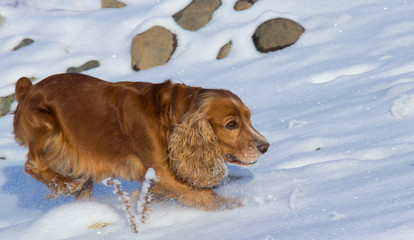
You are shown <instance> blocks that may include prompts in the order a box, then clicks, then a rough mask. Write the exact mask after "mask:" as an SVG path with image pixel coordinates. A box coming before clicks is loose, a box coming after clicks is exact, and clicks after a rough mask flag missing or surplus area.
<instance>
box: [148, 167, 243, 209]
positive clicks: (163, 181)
mask: <svg viewBox="0 0 414 240" xmlns="http://www.w3.org/2000/svg"><path fill="white" fill-rule="evenodd" d="M157 175H158V178H159V182H157V184H156V185H155V186H154V188H153V192H154V193H155V194H160V195H163V196H164V197H166V198H173V199H176V200H177V201H178V202H180V203H181V204H183V205H186V206H191V207H195V208H199V209H204V210H209V211H215V210H223V209H232V208H237V207H241V206H242V205H243V202H242V200H241V199H238V198H226V197H223V196H220V195H218V194H217V193H215V192H214V191H213V189H211V188H202V189H197V188H193V187H190V186H188V185H186V184H184V183H181V182H179V181H177V180H176V179H175V178H174V177H173V176H171V175H170V174H168V173H164V174H162V173H161V174H160V172H157Z"/></svg>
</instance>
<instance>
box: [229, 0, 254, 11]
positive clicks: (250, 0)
mask: <svg viewBox="0 0 414 240" xmlns="http://www.w3.org/2000/svg"><path fill="white" fill-rule="evenodd" d="M255 2H257V0H239V1H237V2H236V3H235V4H234V10H236V11H241V10H245V9H248V8H250V7H251V6H253V4H254V3H255Z"/></svg>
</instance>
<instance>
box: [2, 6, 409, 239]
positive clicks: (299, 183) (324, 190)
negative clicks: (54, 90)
mask: <svg viewBox="0 0 414 240" xmlns="http://www.w3.org/2000/svg"><path fill="white" fill-rule="evenodd" d="M124 2H126V3H127V4H128V6H127V7H125V8H122V9H101V8H100V4H99V3H100V1H98V0H69V1H67V0H65V1H64V0H59V1H54V0H19V1H18V3H19V4H18V5H17V6H16V7H14V3H15V1H14V0H3V1H0V15H1V16H4V17H5V19H6V21H5V22H4V23H3V25H2V26H0V75H1V79H0V96H5V95H8V94H11V93H13V91H14V83H15V82H16V81H17V79H19V78H20V77H22V76H28V77H32V76H33V77H36V78H37V79H38V80H40V79H43V78H45V77H46V76H48V75H52V74H55V73H60V72H64V71H66V69H67V68H68V67H72V66H80V65H82V64H83V63H85V62H86V61H88V60H92V59H96V60H99V61H100V64H101V66H100V67H99V68H95V69H91V70H89V71H87V72H85V73H86V74H89V75H92V76H95V77H99V78H102V79H105V80H108V81H113V82H115V81H150V82H162V81H164V80H166V79H168V78H172V79H173V80H174V81H175V82H185V83H186V84H189V85H195V86H202V87H208V88H225V89H229V90H231V91H233V92H234V93H236V94H237V95H239V96H240V97H241V99H242V100H243V101H244V102H245V104H246V105H247V106H248V107H249V108H250V109H251V110H252V113H253V114H252V122H253V124H254V126H255V127H256V129H257V130H259V131H260V132H261V133H262V134H263V135H264V136H266V138H267V139H268V140H269V141H270V144H271V147H270V149H269V152H268V153H266V154H265V155H264V156H263V157H262V158H261V159H260V160H259V161H258V163H257V164H256V165H254V166H252V167H250V168H247V169H245V168H239V167H237V166H230V167H229V172H230V174H231V175H233V176H236V177H234V178H229V179H227V180H226V181H225V182H224V183H223V184H221V185H220V186H218V187H217V188H216V189H215V190H216V191H217V192H218V193H219V194H221V195H224V196H231V197H241V198H243V199H244V206H243V207H242V208H238V209H234V210H226V211H218V212H205V211H200V210H196V209H192V208H187V207H183V206H181V205H179V204H177V203H176V202H174V201H173V202H161V203H152V204H151V205H150V206H151V208H152V211H151V213H150V215H149V219H148V221H147V222H146V223H145V224H142V223H138V230H139V233H138V234H134V233H131V232H130V230H129V223H128V219H127V217H126V214H125V211H124V209H123V206H122V203H120V202H119V201H118V200H117V197H116V196H114V195H113V194H112V193H111V191H112V189H111V188H110V187H106V186H104V185H102V184H96V186H95V187H96V188H95V190H94V193H93V196H94V199H93V201H91V202H82V201H80V202H78V201H75V200H74V199H73V198H63V197H61V198H59V199H57V200H53V201H49V200H46V199H43V197H44V196H46V195H47V189H46V187H45V186H44V185H43V184H41V183H38V182H36V181H35V180H34V179H32V178H31V177H29V176H28V175H27V174H25V173H24V171H23V166H24V162H25V159H26V156H25V155H26V152H27V149H25V148H24V147H21V146H18V144H17V143H16V142H15V141H14V137H13V134H12V122H13V115H11V114H9V115H7V116H5V117H1V118H0V133H1V134H0V157H4V158H5V160H0V239H29V238H30V239H88V240H91V239H135V238H139V239H267V240H270V239H375V240H377V239H407V240H408V239H414V161H413V158H412V156H413V154H414V150H413V149H414V124H412V119H413V117H414V58H413V53H414V52H413V50H412V49H413V47H414V31H413V26H414V15H413V12H414V2H413V1H406V0H405V1H404V0H395V1H386V0H366V1H359V0H349V1H343V2H341V3H340V4H339V3H338V1H333V0H324V1H322V0H315V1H312V2H310V1H305V0H290V1H280V0H260V1H257V2H256V3H255V4H254V5H253V7H251V8H250V9H248V10H245V11H241V12H234V11H233V5H234V2H235V0H222V2H223V4H222V6H221V7H220V8H219V9H217V11H216V12H215V13H214V15H213V18H212V20H211V22H210V23H209V24H208V25H207V26H205V27H204V28H201V29H200V30H199V31H196V32H190V31H186V30H183V29H181V28H180V27H179V26H177V25H176V24H175V23H174V20H173V19H172V17H171V15H173V14H174V13H176V12H177V11H179V10H180V9H182V8H183V7H185V6H186V5H187V4H188V3H189V2H191V0H177V1H167V0H162V1H161V0H158V1H156V0H141V1H133V0H125V1H124ZM276 17H285V18H291V19H294V20H295V21H297V22H299V23H300V24H301V25H303V26H304V27H305V29H306V31H305V32H304V34H303V35H302V36H301V38H300V39H299V41H298V42H297V43H295V44H294V45H292V46H290V47H289V48H286V49H283V50H281V51H277V52H273V53H268V54H260V53H258V52H257V51H256V50H255V49H254V45H253V43H252V42H251V35H252V34H253V32H254V30H255V28H256V27H257V26H259V25H260V24H261V23H262V22H264V21H266V20H269V19H271V18H276ZM153 25H161V26H164V27H166V28H169V29H170V30H171V31H172V32H175V33H176V34H177V36H178V48H177V50H176V52H175V53H174V54H173V56H172V58H171V60H170V62H169V63H168V64H166V65H164V66H159V67H155V68H151V69H148V70H145V71H141V72H135V71H133V70H132V69H131V66H130V44H131V41H132V38H133V36H134V35H135V34H136V33H139V32H142V31H144V30H146V29H148V28H149V27H151V26H153ZM28 37H30V38H33V39H34V40H35V42H34V43H33V44H32V45H30V46H28V47H24V48H21V49H19V50H18V51H11V49H12V48H13V47H14V46H16V45H17V44H18V43H19V42H20V41H21V40H22V39H24V38H28ZM230 40H231V41H232V43H233V46H232V49H231V52H230V54H229V55H228V57H227V58H225V59H222V60H216V59H215V58H216V56H217V53H218V51H219V49H220V48H221V47H222V46H223V45H224V44H225V43H227V42H228V41H230ZM15 107H16V104H14V105H13V108H15ZM149 177H150V176H149ZM122 184H123V190H124V191H127V192H129V193H132V192H133V191H134V190H135V189H137V188H139V187H140V186H139V185H138V184H136V183H127V182H122ZM100 224H103V225H102V226H104V227H102V228H93V227H91V226H100ZM88 227H89V228H88Z"/></svg>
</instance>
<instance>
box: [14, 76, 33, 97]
mask: <svg viewBox="0 0 414 240" xmlns="http://www.w3.org/2000/svg"><path fill="white" fill-rule="evenodd" d="M32 86H33V84H32V82H31V81H30V79H28V78H27V77H22V78H20V79H19V80H18V81H17V83H16V89H15V93H16V100H17V102H21V101H22V100H23V99H24V97H25V96H26V94H27V93H28V92H29V90H30V88H31V87H32Z"/></svg>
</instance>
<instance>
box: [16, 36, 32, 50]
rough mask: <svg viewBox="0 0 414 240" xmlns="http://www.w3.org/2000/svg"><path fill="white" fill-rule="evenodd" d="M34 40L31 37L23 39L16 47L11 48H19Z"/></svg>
mask: <svg viewBox="0 0 414 240" xmlns="http://www.w3.org/2000/svg"><path fill="white" fill-rule="evenodd" d="M33 42H34V40H33V39H31V38H25V39H23V40H22V41H21V42H20V43H19V44H18V45H17V46H16V47H14V48H13V51H16V50H19V49H20V48H22V47H25V46H28V45H30V44H32V43H33Z"/></svg>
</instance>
